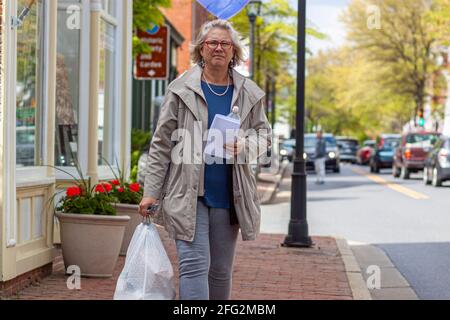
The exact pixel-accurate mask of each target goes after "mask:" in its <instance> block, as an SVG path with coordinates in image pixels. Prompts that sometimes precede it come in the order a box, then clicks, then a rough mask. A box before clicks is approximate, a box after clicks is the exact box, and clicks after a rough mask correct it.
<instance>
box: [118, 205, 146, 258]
mask: <svg viewBox="0 0 450 320" xmlns="http://www.w3.org/2000/svg"><path fill="white" fill-rule="evenodd" d="M116 211H117V215H118V216H129V217H130V222H129V223H128V224H127V226H126V228H125V234H124V236H123V241H122V247H121V248H120V255H122V256H124V255H126V254H127V250H128V246H129V244H130V241H131V238H132V237H133V234H134V231H135V230H136V227H137V226H138V225H139V224H140V223H141V222H142V216H141V215H140V214H139V205H137V204H123V203H118V204H116Z"/></svg>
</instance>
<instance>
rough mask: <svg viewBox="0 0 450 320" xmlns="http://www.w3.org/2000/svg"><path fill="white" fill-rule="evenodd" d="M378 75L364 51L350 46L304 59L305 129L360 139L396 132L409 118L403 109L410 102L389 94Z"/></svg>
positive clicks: (410, 101)
mask: <svg viewBox="0 0 450 320" xmlns="http://www.w3.org/2000/svg"><path fill="white" fill-rule="evenodd" d="M378 72H379V70H378V69H377V65H376V64H375V63H373V62H370V61H368V60H367V59H366V58H365V55H364V52H362V51H356V50H353V48H351V47H345V46H344V47H342V48H339V49H335V50H329V51H326V52H319V54H318V55H317V56H315V57H312V58H310V59H308V62H307V74H308V75H307V78H306V117H307V128H308V130H309V131H311V130H312V128H313V127H314V126H317V125H320V126H321V127H322V128H323V130H325V131H327V132H331V133H334V134H336V135H350V136H356V137H358V138H359V139H360V140H363V139H366V138H367V137H374V136H377V135H379V134H380V133H382V132H389V131H393V132H398V131H400V130H401V128H402V125H403V123H404V122H406V121H407V120H408V119H409V118H410V117H409V114H407V113H406V114H405V112H404V106H405V105H411V103H412V102H413V100H412V99H411V98H405V97H404V96H402V95H398V94H396V93H393V92H391V90H390V89H389V88H387V87H385V86H384V85H383V84H382V83H380V82H379V81H378V78H379V76H380V75H379V74H378ZM408 99H409V100H408Z"/></svg>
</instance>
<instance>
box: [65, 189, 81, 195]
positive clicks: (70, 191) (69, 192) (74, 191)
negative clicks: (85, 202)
mask: <svg viewBox="0 0 450 320" xmlns="http://www.w3.org/2000/svg"><path fill="white" fill-rule="evenodd" d="M80 194H81V189H80V188H79V187H70V188H67V191H66V195H67V196H68V197H76V196H79V195H80Z"/></svg>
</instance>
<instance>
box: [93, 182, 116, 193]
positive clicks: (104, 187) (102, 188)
mask: <svg viewBox="0 0 450 320" xmlns="http://www.w3.org/2000/svg"><path fill="white" fill-rule="evenodd" d="M111 190H112V186H111V185H110V184H109V183H100V184H98V185H96V186H95V191H96V192H100V193H105V192H110V191H111Z"/></svg>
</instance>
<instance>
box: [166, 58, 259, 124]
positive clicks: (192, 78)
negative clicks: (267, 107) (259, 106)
mask: <svg viewBox="0 0 450 320" xmlns="http://www.w3.org/2000/svg"><path fill="white" fill-rule="evenodd" d="M202 72H203V69H202V68H201V67H200V66H199V65H195V66H194V67H192V68H191V69H190V70H188V71H187V72H186V74H185V75H183V76H182V77H181V79H179V80H181V81H179V82H178V81H177V84H176V85H175V86H174V87H173V88H172V90H173V92H174V93H176V94H178V95H179V96H180V98H181V99H182V100H183V101H184V102H185V104H186V105H187V107H188V108H189V109H190V110H191V112H192V113H193V114H194V116H195V117H196V119H197V120H201V119H202V117H201V115H200V111H199V106H196V104H195V96H194V95H192V94H191V93H192V92H194V93H196V94H197V95H199V96H200V97H201V98H202V99H203V101H204V102H205V105H206V98H205V95H204V93H203V90H202V87H201V77H202ZM232 74H233V85H234V91H233V99H232V103H231V106H234V105H236V102H237V100H238V98H239V95H240V94H241V90H243V88H244V85H245V84H246V83H247V82H248V81H247V79H246V78H245V77H244V76H243V75H241V74H240V73H239V72H237V71H236V70H234V69H233V70H232ZM255 87H256V85H255ZM186 89H188V90H186ZM258 89H259V88H258ZM263 96H264V92H262V90H260V89H259V92H257V93H255V95H251V96H250V100H251V101H250V102H251V105H249V104H244V105H243V106H239V107H240V108H242V110H241V118H242V120H243V119H244V118H245V116H246V115H247V114H248V113H249V112H250V110H251V107H252V106H253V105H254V104H255V103H256V102H257V100H259V99H261V98H262V97H263ZM202 113H203V112H202Z"/></svg>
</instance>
